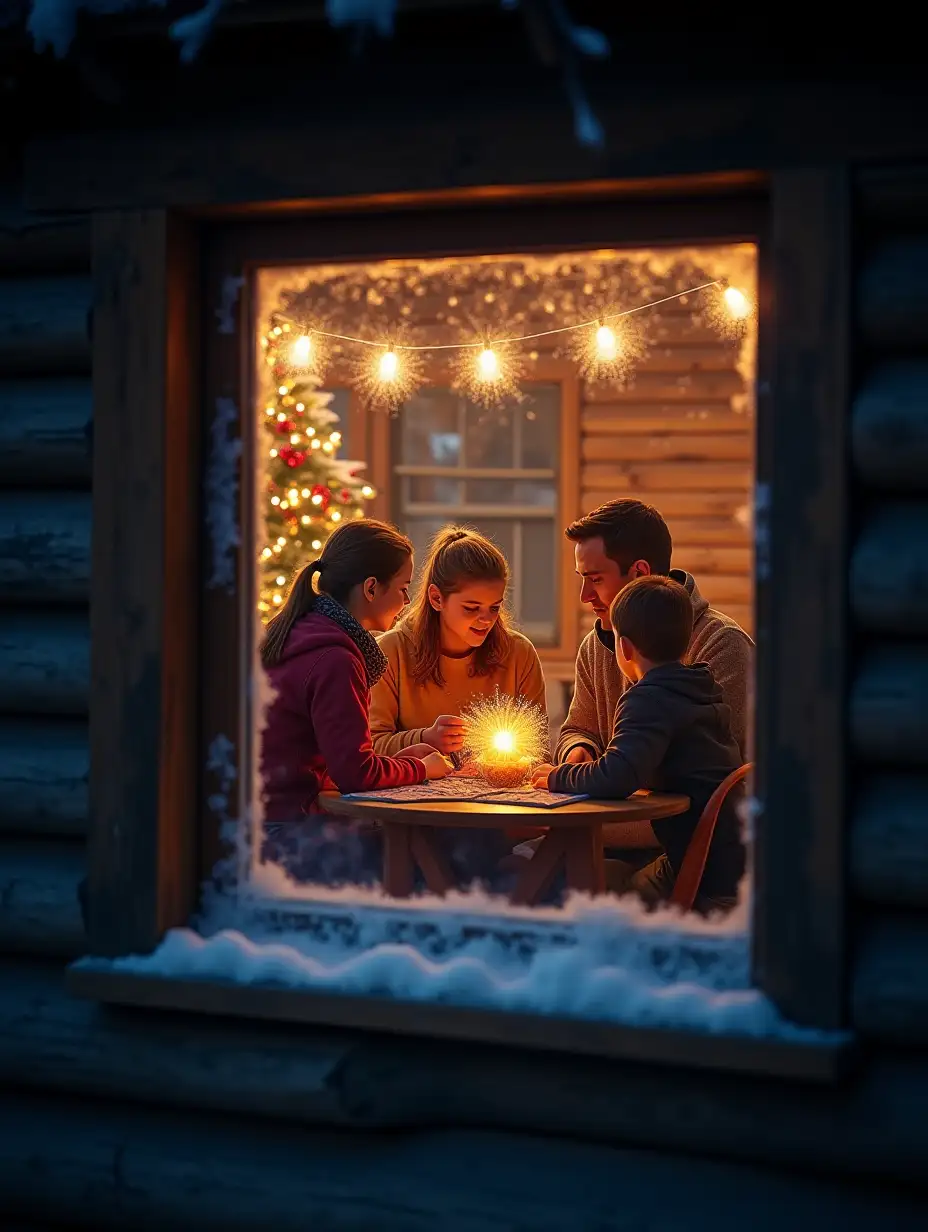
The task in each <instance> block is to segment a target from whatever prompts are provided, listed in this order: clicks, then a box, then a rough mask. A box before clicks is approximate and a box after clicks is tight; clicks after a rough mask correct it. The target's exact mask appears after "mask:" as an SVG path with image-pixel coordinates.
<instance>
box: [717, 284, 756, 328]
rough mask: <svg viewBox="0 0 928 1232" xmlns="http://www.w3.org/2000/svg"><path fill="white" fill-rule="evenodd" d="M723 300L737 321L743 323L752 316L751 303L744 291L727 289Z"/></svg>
mask: <svg viewBox="0 0 928 1232" xmlns="http://www.w3.org/2000/svg"><path fill="white" fill-rule="evenodd" d="M723 298H724V300H725V304H726V306H727V308H728V311H729V312H730V313H731V315H732V316H733V317H734V318H735V320H736V321H743V320H744V319H745V318H746V317H749V316H750V315H751V303H750V301H749V299H748V297H747V296H746V295H745V294H744V292H743V291H739V290H738V288H737V287H726V288H725V291H724V293H723Z"/></svg>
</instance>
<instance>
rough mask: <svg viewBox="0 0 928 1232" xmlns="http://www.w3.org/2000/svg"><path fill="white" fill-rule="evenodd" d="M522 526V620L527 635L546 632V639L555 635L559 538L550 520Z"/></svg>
mask: <svg viewBox="0 0 928 1232" xmlns="http://www.w3.org/2000/svg"><path fill="white" fill-rule="evenodd" d="M521 526H522V569H521V573H522V576H521V578H520V579H519V582H520V586H521V591H522V604H521V613H520V616H521V620H522V623H523V625H524V626H525V632H526V634H527V635H528V636H530V637H531V636H533V632H532V630H533V628H534V627H536V626H537V627H538V634H536V635H537V636H541V630H542V629H544V630H546V631H547V640H549V641H554V640H555V638H556V633H557V611H558V607H557V605H558V590H559V587H558V584H557V562H556V553H557V549H558V546H559V544H558V537H557V533H556V527H555V524H554V522H553V521H550V522H549V521H547V520H544V521H537V522H534V521H532V522H528V521H524V522H522V524H521Z"/></svg>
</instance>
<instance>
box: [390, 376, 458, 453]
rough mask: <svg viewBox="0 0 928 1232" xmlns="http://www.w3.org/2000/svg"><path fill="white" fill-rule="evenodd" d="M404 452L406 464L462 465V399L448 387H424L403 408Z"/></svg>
mask: <svg viewBox="0 0 928 1232" xmlns="http://www.w3.org/2000/svg"><path fill="white" fill-rule="evenodd" d="M399 422H400V451H399V458H398V459H397V461H399V462H401V463H403V464H404V465H406V466H428V465H433V466H458V465H460V462H461V434H460V431H459V425H458V399H457V398H456V397H455V396H454V395H453V394H452V393H450V392H449V391H448V390H447V389H423V390H421V391H420V392H419V393H417V394H416V395H415V397H413V398H411V399H410V400H409V402H407V404H406V405H405V406H404V407H403V409H402V410H401V411H400V421H399Z"/></svg>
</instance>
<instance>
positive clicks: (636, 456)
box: [580, 432, 754, 466]
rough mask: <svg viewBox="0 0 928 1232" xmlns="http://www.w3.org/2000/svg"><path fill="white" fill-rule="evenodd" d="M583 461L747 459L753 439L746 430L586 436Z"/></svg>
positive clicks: (732, 460) (752, 450) (697, 463)
mask: <svg viewBox="0 0 928 1232" xmlns="http://www.w3.org/2000/svg"><path fill="white" fill-rule="evenodd" d="M580 457H581V459H582V460H583V461H584V462H593V461H600V462H686V463H692V464H693V466H701V465H702V464H703V463H705V462H748V461H750V460H751V459H752V458H753V457H754V441H753V438H752V437H751V436H750V435H748V433H746V432H737V433H736V432H731V433H721V432H713V433H708V432H707V433H704V434H703V435H701V436H690V435H688V434H684V433H682V432H680V433H678V432H654V433H651V434H650V435H646V434H644V433H638V434H635V435H632V436H624V435H612V434H609V435H603V436H600V435H598V434H594V433H591V434H589V435H584V436H583V438H582V439H581V442H580Z"/></svg>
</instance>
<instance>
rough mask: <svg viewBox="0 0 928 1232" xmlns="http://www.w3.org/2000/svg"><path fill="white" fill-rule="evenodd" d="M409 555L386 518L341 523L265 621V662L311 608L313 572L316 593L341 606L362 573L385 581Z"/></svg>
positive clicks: (279, 652)
mask: <svg viewBox="0 0 928 1232" xmlns="http://www.w3.org/2000/svg"><path fill="white" fill-rule="evenodd" d="M411 555H412V544H411V543H410V541H409V540H408V539H407V538H406V536H405V535H401V534H400V532H399V531H398V530H397V529H396V527H394V526H390V525H389V524H388V523H386V522H378V521H377V520H376V519H374V518H357V519H355V520H354V521H352V522H343V523H342V525H341V526H339V527H338V528H337V529H336V530H334V531H333V532H332V534H331V535H330V536H329V538H328V540H327V541H326V545H325V547H324V548H323V549H322V555H321V556H320V557H319V559H318V560H314V561H312V562H311V563H310V564H308V565H305V566H304V567H303V568H302V569H301V570H300V572H299V573H298V574H297V575H296V578H295V579H294V582H293V585H292V586H291V588H290V594H289V595H288V596H287V601H286V603H285V604H284V605H283V607H282V608H281V609H280V611H279V612H278V613H277V614H276V615H275V616H273V617H272V618H271V619H270V620H269V621H268V623H267V628H266V630H265V634H264V639H263V641H262V642H261V648H260V654H261V662H262V664H263V665H264V667H266V668H268V667H273V666H274V665H275V664H276V663H279V662H280V660H281V657H282V656H283V652H284V647H285V646H286V644H287V638H288V637H289V636H290V631H291V629H292V628H293V626H294V625H295V624H296V622H297V621H298V620H299V619H300V618H301V617H303V616H306V615H308V614H309V613H310V612H311V611H312V610H313V608H314V607H315V605H316V590H315V588H314V586H313V577H314V576H315V574H317V573H318V574H319V575H320V576H319V584H318V589H319V591H320V593H321V594H325V595H328V596H329V597H330V598H332V599H334V600H335V601H336V603H341V604H342V605H343V606H344V605H346V604H347V603H348V601H349V599H350V597H351V592H352V591H353V590H354V588H355V586H359V585H360V584H361V583H362V582H363V581H364V579H365V578H369V577H373V578H376V579H377V581H378V582H381V583H383V582H389V581H390V579H391V578H393V577H395V576H396V574H397V573H399V571H400V569H402V567H403V565H405V564H406V562H407V561H408V560H409V558H410V556H411Z"/></svg>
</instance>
